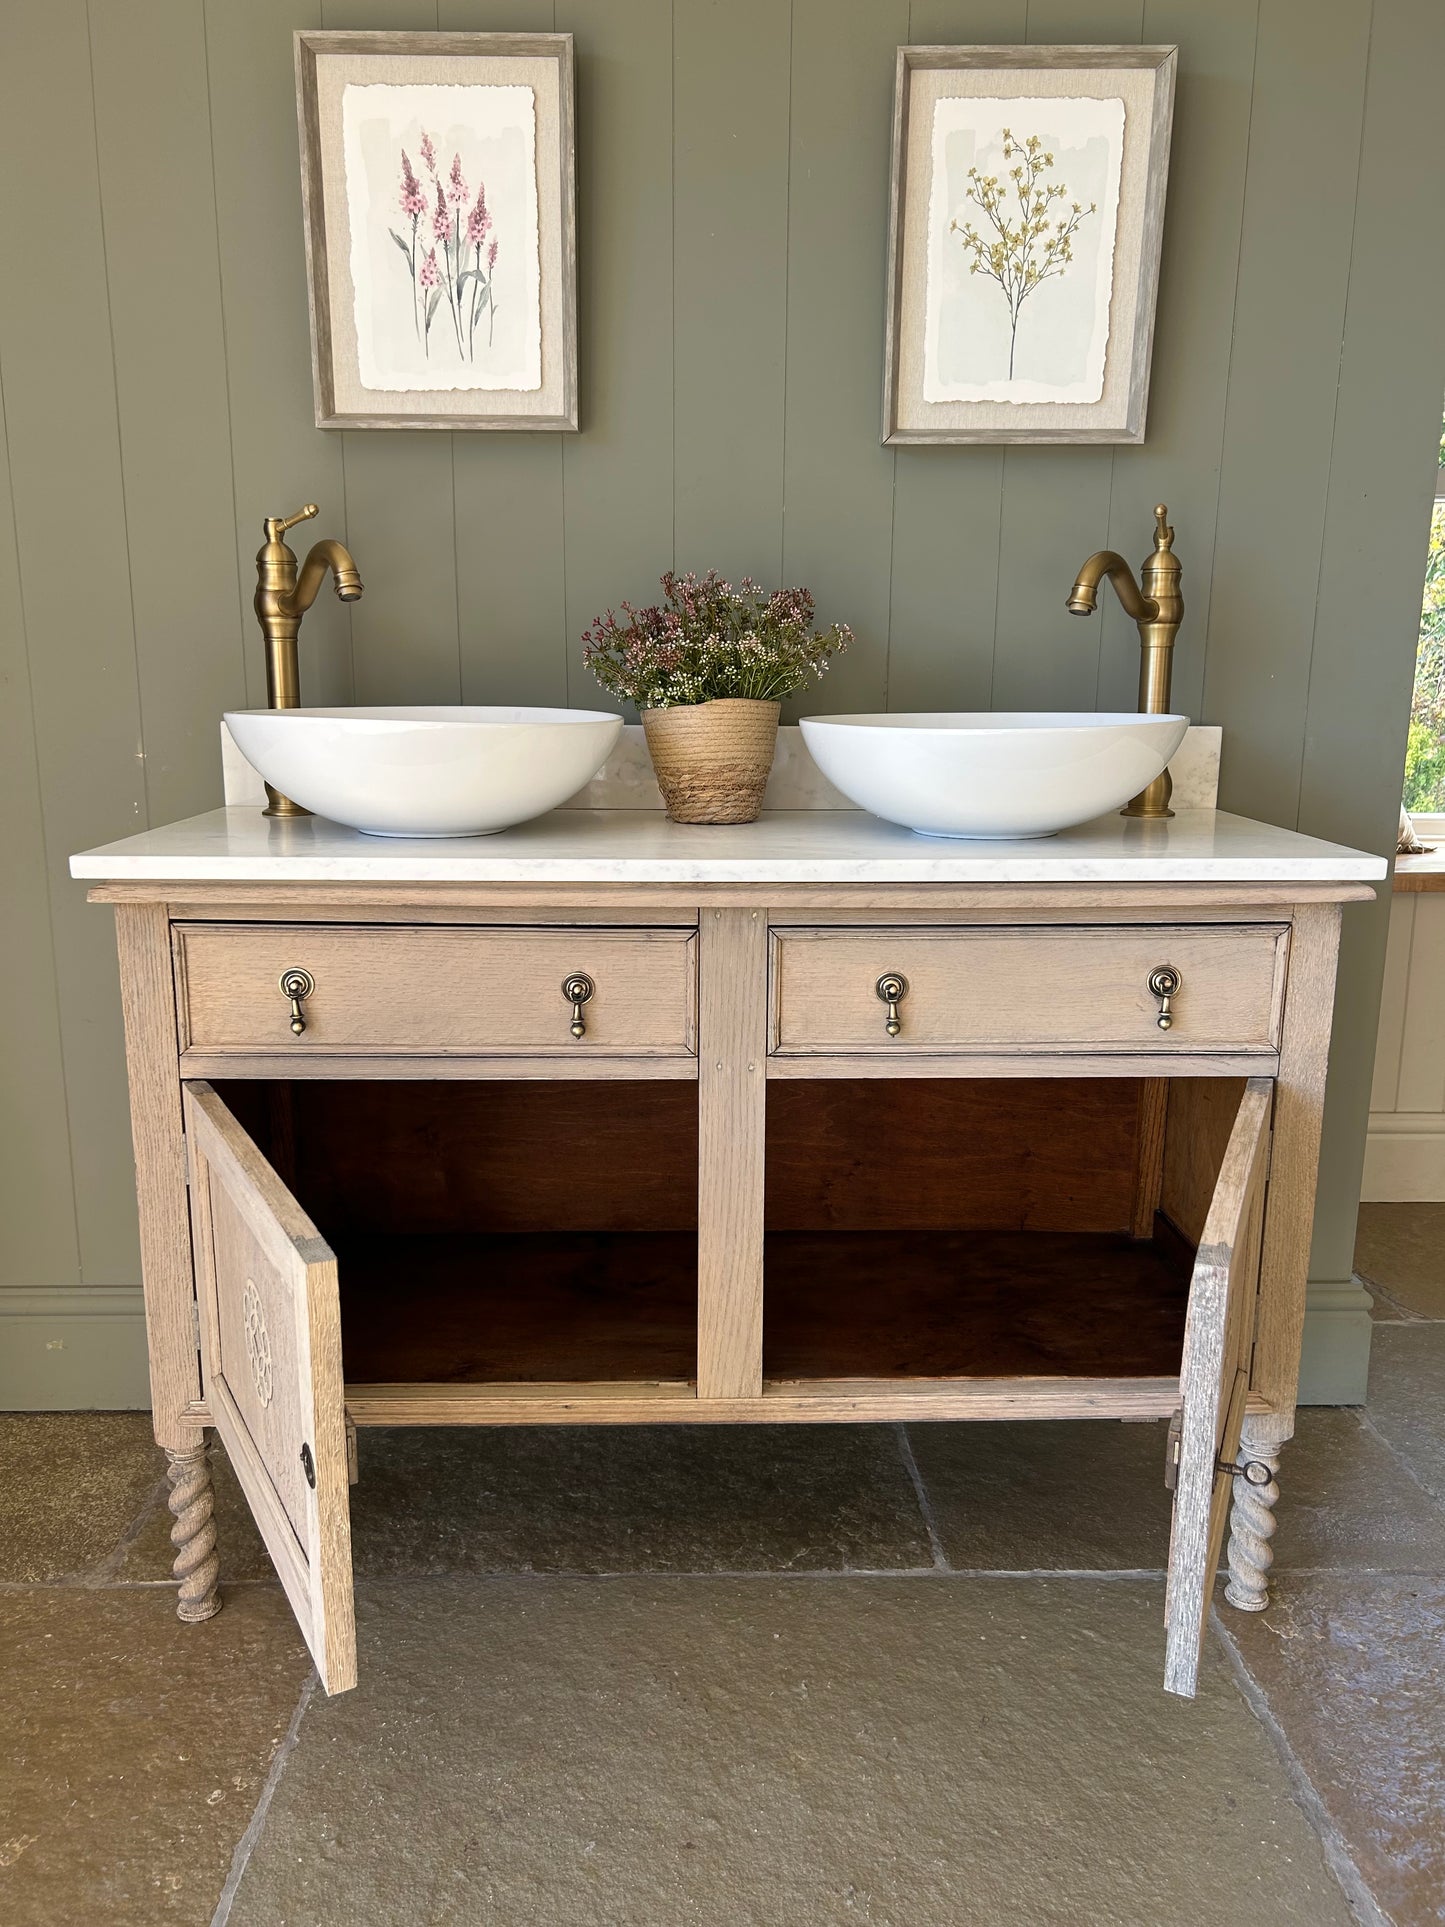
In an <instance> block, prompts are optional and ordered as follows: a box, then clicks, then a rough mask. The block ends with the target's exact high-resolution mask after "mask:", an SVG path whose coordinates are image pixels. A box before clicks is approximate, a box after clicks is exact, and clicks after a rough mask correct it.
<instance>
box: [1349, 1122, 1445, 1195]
mask: <svg viewBox="0 0 1445 1927" xmlns="http://www.w3.org/2000/svg"><path fill="white" fill-rule="evenodd" d="M1360 1198H1361V1201H1362V1202H1363V1203H1365V1204H1440V1203H1445V1113H1442V1112H1440V1111H1372V1112H1371V1113H1370V1134H1369V1136H1368V1137H1367V1138H1366V1140H1365V1180H1364V1184H1363V1187H1362V1188H1361V1191H1360Z"/></svg>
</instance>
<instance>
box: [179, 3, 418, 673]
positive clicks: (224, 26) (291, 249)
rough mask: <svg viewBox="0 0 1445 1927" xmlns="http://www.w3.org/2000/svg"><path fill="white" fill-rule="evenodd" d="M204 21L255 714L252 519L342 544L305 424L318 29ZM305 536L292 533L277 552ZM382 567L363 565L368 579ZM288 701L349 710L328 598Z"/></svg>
mask: <svg viewBox="0 0 1445 1927" xmlns="http://www.w3.org/2000/svg"><path fill="white" fill-rule="evenodd" d="M205 19H206V43H207V71H208V74H209V77H210V99H211V147H212V154H213V165H214V168H215V181H216V218H217V222H218V227H219V237H220V245H221V298H222V302H223V305H224V308H225V313H226V367H227V382H228V386H229V390H230V402H231V456H232V464H233V469H234V475H235V490H236V524H237V526H236V553H237V557H238V562H239V571H240V590H239V595H240V604H241V611H240V616H241V628H242V631H243V633H244V634H245V636H246V637H247V638H248V648H247V652H246V687H247V691H248V693H249V697H250V700H251V702H253V703H264V701H265V700H266V685H265V677H264V673H263V671H264V657H263V654H262V648H261V632H260V630H259V629H258V628H257V626H256V618H255V615H254V613H253V612H252V608H251V598H252V596H253V595H254V594H255V591H256V551H257V550H258V549H259V548H260V546H261V542H262V533H261V523H262V520H263V519H264V518H265V517H266V516H268V515H290V514H292V513H294V511H295V510H296V509H298V508H300V507H301V505H302V503H303V502H316V503H317V504H319V506H320V509H321V515H320V518H319V520H318V521H317V523H316V524H314V525H313V526H315V528H316V529H317V531H318V532H319V533H323V534H333V535H340V534H344V533H345V524H346V488H345V482H344V478H343V474H342V460H341V437H340V436H339V435H338V434H336V433H334V432H332V433H329V434H327V433H323V432H322V431H321V430H320V429H318V428H316V427H315V425H314V424H315V405H314V401H313V398H312V389H311V349H310V345H309V334H308V328H307V320H306V249H305V244H304V241H303V238H302V233H301V161H300V150H299V148H298V145H297V140H296V77H295V69H294V63H293V58H292V41H291V36H292V33H293V31H294V30H296V29H298V28H301V27H319V26H320V25H321V10H320V0H244V4H237V0H205ZM307 533H308V528H307V525H305V524H303V525H302V527H301V528H300V529H299V530H298V531H297V533H296V534H295V535H293V536H292V538H291V539H292V541H293V542H297V543H299V542H302V541H303V538H304V537H305V536H306V534H307ZM360 560H361V564H362V580H363V581H365V580H366V567H367V562H368V558H367V557H366V556H364V555H363V556H362V557H361V558H360ZM389 560H391V558H389V557H388V558H386V559H385V560H384V559H383V557H381V556H380V555H376V554H375V553H373V556H372V558H371V569H372V574H373V575H380V573H381V571H382V569H383V567H384V566H385V562H386V561H389ZM397 560H400V558H397ZM301 695H302V699H303V701H305V702H308V703H336V702H349V701H351V699H352V675H351V619H350V616H349V614H348V612H347V610H346V608H345V607H343V605H342V604H341V603H339V602H337V600H336V598H335V597H334V596H332V595H330V594H322V595H320V596H318V597H317V598H316V604H315V607H314V608H313V609H312V610H311V613H310V614H309V615H308V616H307V618H306V626H305V628H304V630H303V631H302V636H301Z"/></svg>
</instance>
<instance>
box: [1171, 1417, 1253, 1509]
mask: <svg viewBox="0 0 1445 1927" xmlns="http://www.w3.org/2000/svg"><path fill="white" fill-rule="evenodd" d="M1183 1444H1184V1408H1183V1406H1179V1407H1178V1408H1177V1409H1176V1410H1175V1412H1174V1413H1173V1415H1172V1416H1171V1418H1170V1420H1169V1433H1168V1436H1167V1438H1166V1440H1165V1443H1164V1490H1165V1491H1166V1492H1173V1491H1174V1490H1175V1488H1176V1487H1177V1486H1178V1484H1179V1456H1180V1453H1181V1451H1182V1449H1183ZM1214 1470H1215V1472H1216V1473H1219V1472H1223V1473H1224V1474H1225V1475H1226V1477H1228V1478H1231V1479H1243V1480H1244V1482H1245V1484H1246V1485H1268V1484H1269V1482H1270V1480H1271V1478H1273V1476H1274V1475H1273V1473H1272V1472H1271V1471H1270V1469H1269V1467H1268V1466H1267V1465H1266V1464H1265V1463H1264V1461H1263V1460H1262V1459H1244V1460H1235V1459H1216V1460H1215V1461H1214Z"/></svg>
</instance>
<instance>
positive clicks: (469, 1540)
mask: <svg viewBox="0 0 1445 1927" xmlns="http://www.w3.org/2000/svg"><path fill="white" fill-rule="evenodd" d="M358 1449H359V1455H360V1461H361V1483H360V1484H359V1485H356V1486H353V1487H352V1491H351V1532H352V1548H353V1557H354V1562H355V1567H356V1570H357V1572H358V1573H359V1574H363V1575H368V1574H369V1575H372V1576H375V1577H388V1576H391V1575H401V1574H425V1573H449V1572H477V1573H495V1572H719V1571H725V1572H726V1571H731V1572H759V1571H762V1572H768V1571H790V1570H801V1571H813V1570H829V1571H843V1570H860V1569H861V1570H865V1571H878V1570H890V1569H895V1568H898V1567H915V1566H927V1565H931V1564H932V1557H933V1555H932V1551H931V1549H930V1546H929V1541H928V1533H927V1529H926V1527H925V1525H924V1522H923V1517H922V1514H921V1512H920V1510H919V1506H918V1499H917V1494H916V1492H915V1490H914V1486H913V1482H912V1479H911V1477H910V1476H909V1473H908V1470H907V1467H906V1465H905V1463H904V1460H903V1457H902V1454H901V1452H900V1448H899V1438H898V1433H897V1431H896V1429H895V1428H894V1427H892V1426H886V1425H885V1426H863V1425H844V1426H801V1425H800V1426H775V1427H762V1426H726V1427H718V1428H712V1427H703V1426H691V1425H676V1426H604V1427H597V1428H595V1429H594V1428H588V1427H582V1426H572V1427H568V1426H550V1427H543V1428H540V1429H537V1430H531V1429H525V1430H524V1429H518V1430H509V1429H500V1428H499V1429H496V1430H488V1429H486V1428H483V1427H451V1428H444V1427H425V1426H423V1427H415V1428H411V1427H406V1428H403V1427H398V1428H395V1429H386V1428H374V1429H373V1428H368V1429H367V1430H365V1431H364V1432H363V1433H362V1434H361V1438H360V1441H359V1447H358ZM213 1469H214V1475H215V1487H216V1524H217V1534H218V1541H219V1545H220V1550H221V1567H222V1581H223V1583H225V1582H226V1581H227V1580H231V1579H237V1578H252V1577H258V1576H269V1574H270V1571H271V1566H270V1561H269V1559H268V1558H267V1556H266V1552H265V1548H264V1547H263V1546H262V1545H261V1542H260V1540H259V1538H258V1536H257V1534H256V1531H255V1528H254V1526H253V1525H252V1523H251V1520H250V1516H249V1513H248V1512H247V1510H246V1502H245V1499H244V1497H243V1496H242V1494H241V1492H240V1488H239V1487H238V1486H237V1484H236V1481H235V1476H234V1474H233V1473H232V1472H231V1470H230V1467H229V1466H228V1465H227V1464H226V1463H225V1457H224V1453H222V1452H221V1451H220V1449H219V1448H216V1449H215V1451H214V1452H213ZM169 1525H170V1520H169V1517H168V1516H167V1517H157V1518H156V1519H155V1520H153V1521H151V1522H149V1523H148V1525H147V1528H146V1530H145V1532H144V1533H143V1534H142V1535H141V1538H140V1539H139V1540H138V1542H137V1544H136V1547H135V1548H134V1551H133V1554H132V1556H131V1558H130V1560H129V1561H128V1562H127V1566H126V1573H125V1576H126V1577H127V1578H137V1577H146V1578H164V1577H165V1576H166V1575H167V1573H168V1572H169V1571H170V1554H171V1548H170V1540H169V1536H168V1529H169Z"/></svg>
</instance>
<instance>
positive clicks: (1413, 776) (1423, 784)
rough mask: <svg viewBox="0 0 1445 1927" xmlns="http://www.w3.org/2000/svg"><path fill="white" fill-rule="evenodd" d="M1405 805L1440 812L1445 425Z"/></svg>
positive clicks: (1444, 728)
mask: <svg viewBox="0 0 1445 1927" xmlns="http://www.w3.org/2000/svg"><path fill="white" fill-rule="evenodd" d="M1405 808H1406V809H1407V810H1410V811H1412V812H1413V811H1423V812H1425V813H1426V814H1427V815H1431V816H1434V815H1438V814H1441V813H1445V427H1442V432H1441V437H1440V467H1439V469H1438V470H1437V472H1436V481H1435V510H1434V513H1433V515H1432V516H1431V518H1430V557H1429V561H1428V562H1427V564H1426V567H1425V599H1424V602H1423V604H1422V605H1421V609H1420V645H1419V651H1418V654H1417V655H1416V657H1415V699H1414V701H1413V703H1412V704H1411V705H1410V735H1409V741H1408V744H1407V747H1406V750H1405Z"/></svg>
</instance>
